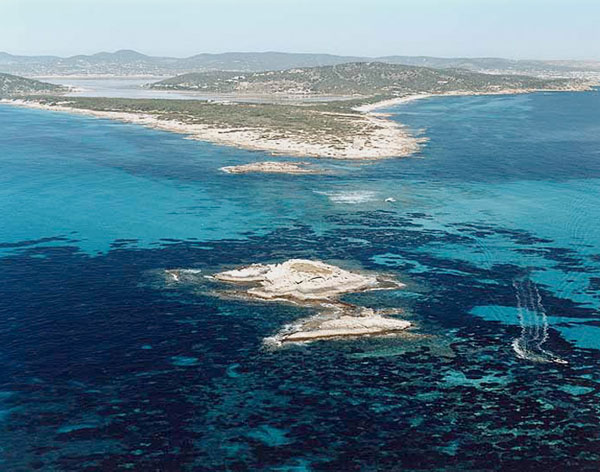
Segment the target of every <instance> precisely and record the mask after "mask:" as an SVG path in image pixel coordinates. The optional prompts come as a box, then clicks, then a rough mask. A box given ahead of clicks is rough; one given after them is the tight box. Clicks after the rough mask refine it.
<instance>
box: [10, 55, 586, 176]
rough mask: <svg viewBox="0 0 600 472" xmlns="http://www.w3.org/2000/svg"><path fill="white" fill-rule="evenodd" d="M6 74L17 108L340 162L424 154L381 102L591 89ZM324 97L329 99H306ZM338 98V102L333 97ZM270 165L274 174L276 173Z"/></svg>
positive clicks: (278, 74) (409, 74) (346, 68)
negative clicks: (96, 87)
mask: <svg viewBox="0 0 600 472" xmlns="http://www.w3.org/2000/svg"><path fill="white" fill-rule="evenodd" d="M4 77H9V79H8V80H7V79H4V82H0V84H3V88H2V96H3V97H4V98H7V97H8V98H11V99H12V103H13V104H18V105H24V106H30V107H37V108H43V109H51V110H55V111H67V112H71V113H73V112H75V113H81V114H86V115H92V116H97V117H104V118H111V119H118V120H122V121H126V122H132V123H138V124H142V125H146V126H151V127H154V128H159V129H165V130H168V131H174V132H179V133H184V134H187V135H188V136H189V137H191V138H193V139H198V140H205V141H209V142H213V143H216V144H222V145H228V146H238V147H241V148H245V149H251V150H261V151H266V152H270V153H272V154H282V155H289V156H299V157H307V156H309V157H324V158H338V159H376V158H384V157H401V156H408V155H411V154H414V153H416V152H418V151H419V149H420V144H421V143H422V142H423V141H424V139H423V138H416V137H415V136H413V135H411V134H410V133H409V132H408V131H407V130H406V129H405V128H403V127H402V126H401V125H400V124H398V123H397V122H395V121H392V120H388V119H387V116H386V115H383V114H381V113H373V112H374V110H375V109H376V108H377V107H378V106H380V105H382V104H383V105H389V104H393V103H396V102H397V101H402V100H408V99H412V98H415V97H425V96H431V95H469V94H502V93H526V92H531V91H536V90H558V91H565V90H585V89H588V88H589V83H587V82H584V81H581V80H574V79H540V78H535V77H526V76H519V75H490V74H481V73H475V72H469V71H465V70H458V69H453V70H450V69H446V70H440V69H432V68H426V67H414V66H403V65H390V64H384V63H349V64H342V65H335V66H321V67H313V68H300V69H290V70H284V71H272V72H257V73H250V74H239V73H231V72H223V71H221V72H209V73H199V74H191V75H190V74H188V75H184V76H178V77H175V78H172V79H168V80H165V81H161V82H158V83H156V84H153V85H152V87H153V88H166V89H174V90H202V91H204V92H207V93H214V94H223V93H227V94H229V96H228V99H227V100H223V97H222V96H217V95H215V97H216V98H215V100H182V99H177V100H176V99H129V98H102V97H93V98H92V97H75V96H67V95H65V94H64V92H65V88H64V87H60V86H55V85H51V84H45V83H43V82H38V81H35V80H31V79H25V78H18V77H15V76H6V75H4ZM247 94H252V95H260V96H262V97H263V98H264V101H262V102H259V103H250V102H244V101H236V98H237V99H240V100H241V99H242V98H243V97H244V96H246V95H247ZM281 94H286V95H293V96H296V97H299V99H298V100H297V101H294V102H288V103H281V102H277V101H273V97H276V96H278V95H281ZM323 95H328V96H329V97H330V99H329V100H328V101H303V100H302V98H305V97H317V98H318V97H321V96H323ZM348 96H351V97H352V98H351V99H348ZM331 97H338V99H334V100H331ZM269 100H271V102H269ZM263 167H264V166H263ZM288 167H289V166H288ZM264 169H267V170H271V171H272V170H273V169H275V167H273V166H270V167H269V166H267V167H264ZM243 170H248V169H243ZM254 170H256V169H254ZM277 170H279V171H281V170H282V169H281V168H277ZM292 170H293V173H307V171H308V169H300V168H298V167H296V168H295V169H291V168H290V172H292ZM311 172H312V171H311ZM232 173H233V172H232ZM312 173H314V172H312Z"/></svg>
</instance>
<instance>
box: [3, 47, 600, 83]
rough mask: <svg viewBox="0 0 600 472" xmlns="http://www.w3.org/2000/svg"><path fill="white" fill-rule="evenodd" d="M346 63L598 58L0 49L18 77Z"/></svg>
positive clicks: (549, 72)
mask: <svg viewBox="0 0 600 472" xmlns="http://www.w3.org/2000/svg"><path fill="white" fill-rule="evenodd" d="M351 62H384V63H389V64H404V65H412V66H421V67H431V68H461V69H467V70H471V71H475V72H487V73H514V74H526V75H538V76H577V74H578V73H580V72H582V71H587V72H595V73H597V74H600V61H517V60H510V59H501V58H436V57H426V56H421V57H417V56H415V57H413V56H385V57H377V58H372V57H360V56H336V55H331V54H297V53H283V52H227V53H222V54H197V55H194V56H191V57H187V58H175V57H155V56H147V55H145V54H141V53H139V52H137V51H131V50H126V49H124V50H120V51H116V52H113V53H110V52H100V53H97V54H92V55H78V56H72V57H57V56H14V55H11V54H8V53H5V52H0V72H5V73H10V74H15V75H22V76H29V77H32V76H45V75H48V76H51V75H81V76H86V75H115V76H134V75H141V76H172V75H177V74H183V73H188V72H205V71H214V70H223V71H241V72H260V71H269V70H283V69H293V68H303V67H317V66H332V65H339V64H344V63H351Z"/></svg>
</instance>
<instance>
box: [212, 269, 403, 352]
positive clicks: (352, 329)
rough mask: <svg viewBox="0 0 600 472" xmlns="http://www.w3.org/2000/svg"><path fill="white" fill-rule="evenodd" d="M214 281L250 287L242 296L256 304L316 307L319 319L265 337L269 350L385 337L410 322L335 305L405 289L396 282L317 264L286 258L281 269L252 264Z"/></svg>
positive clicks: (221, 275)
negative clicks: (350, 296) (345, 298)
mask: <svg viewBox="0 0 600 472" xmlns="http://www.w3.org/2000/svg"><path fill="white" fill-rule="evenodd" d="M213 277H214V279H216V280H219V281H222V282H229V283H235V284H241V285H250V287H249V288H245V289H244V292H245V294H246V295H247V296H248V297H251V298H254V299H259V300H271V301H290V302H294V303H296V304H300V305H302V306H307V307H314V306H318V307H320V309H321V311H320V313H319V314H317V315H315V316H311V317H309V318H306V319H302V320H299V321H298V322H295V323H292V324H290V325H287V326H285V327H284V328H283V329H282V330H281V331H280V332H279V333H278V334H276V335H275V336H273V337H269V338H267V339H266V340H265V342H266V343H267V344H269V345H274V346H281V345H282V344H285V343H294V342H296V343H297V342H308V341H316V340H322V339H336V338H347V337H361V336H383V335H390V334H396V333H398V332H400V331H403V330H405V329H407V328H408V327H410V326H411V323H410V322H408V321H405V320H399V319H396V318H390V317H388V316H385V315H387V314H389V312H383V311H375V310H373V309H370V308H365V307H359V306H354V305H350V304H347V303H344V302H341V301H339V297H340V296H341V295H343V294H345V293H351V292H361V291H366V290H386V289H388V290H389V289H397V288H401V287H403V284H401V283H400V282H398V281H396V280H394V279H391V278H386V277H382V276H379V275H372V274H360V273H356V272H350V271H347V270H344V269H341V268H340V267H337V266H334V265H330V264H326V263H324V262H321V261H311V260H305V259H290V260H288V261H286V262H284V263H282V264H253V265H251V266H247V267H244V268H241V269H235V270H229V271H225V272H221V273H218V274H215V275H214V276H213ZM394 314H396V313H394Z"/></svg>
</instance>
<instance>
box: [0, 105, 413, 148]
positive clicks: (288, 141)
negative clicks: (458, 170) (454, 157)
mask: <svg viewBox="0 0 600 472" xmlns="http://www.w3.org/2000/svg"><path fill="white" fill-rule="evenodd" d="M0 104H7V105H12V106H19V107H23V108H30V109H37V110H44V111H56V112H64V113H72V114H77V115H83V116H91V117H94V118H105V119H111V120H117V121H121V122H124V123H131V124H137V125H142V126H146V127H149V128H153V129H158V130H162V131H170V132H174V133H179V134H185V135H187V137H188V138H189V139H195V140H199V141H207V142H210V143H213V144H218V145H224V146H230V147H237V148H240V149H246V150H251V151H262V152H267V153H270V154H272V155H286V156H293V157H313V158H329V159H343V160H373V159H383V158H392V157H406V156H409V155H411V154H414V153H415V152H417V151H418V150H419V149H420V144H421V143H422V142H423V140H422V139H418V138H415V137H414V136H412V134H410V132H408V131H407V130H406V129H405V128H404V127H403V126H402V125H400V124H397V123H395V122H393V121H391V120H388V119H386V118H385V117H384V116H383V115H379V114H375V113H363V114H362V115H359V116H357V117H356V118H357V119H359V120H361V121H362V123H361V124H362V125H363V128H364V130H366V131H367V134H366V135H364V136H353V137H352V139H351V140H346V141H341V140H340V139H339V137H337V136H335V135H333V134H331V135H330V136H329V141H328V142H322V143H315V142H307V141H306V140H305V139H303V136H302V134H300V133H299V134H297V135H295V136H285V137H283V136H281V133H278V132H277V131H274V130H269V129H266V128H260V127H255V128H222V127H217V126H210V125H205V124H191V123H183V122H181V121H175V120H164V119H162V120H161V119H159V118H157V117H156V116H154V115H152V114H149V113H133V112H119V111H96V110H88V109H83V108H75V107H70V106H66V105H60V104H57V105H46V104H43V103H39V102H36V101H32V100H29V101H27V100H23V99H18V98H17V99H2V100H0ZM323 113H325V112H323ZM338 115H339V116H340V117H342V116H343V114H342V113H340V114H338ZM340 141H341V142H340Z"/></svg>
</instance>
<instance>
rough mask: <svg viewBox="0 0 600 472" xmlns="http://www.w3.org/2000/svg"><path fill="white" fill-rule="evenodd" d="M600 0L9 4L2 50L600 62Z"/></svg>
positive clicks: (1, 23) (19, 0)
mask: <svg viewBox="0 0 600 472" xmlns="http://www.w3.org/2000/svg"><path fill="white" fill-rule="evenodd" d="M599 29H600V0H562V1H557V0H343V1H342V0H118V1H117V0H0V51H6V52H9V53H13V54H57V55H73V54H88V53H94V52H98V51H114V50H116V49H135V50H138V51H140V52H143V53H146V54H152V55H172V56H189V55H192V54H196V53H199V52H224V51H274V50H275V51H290V52H327V53H333V54H346V55H368V56H381V55H391V54H400V55H432V56H502V57H512V58H540V59H561V58H565V59H566V58H573V59H586V58H587V59H600V33H598V31H599Z"/></svg>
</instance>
